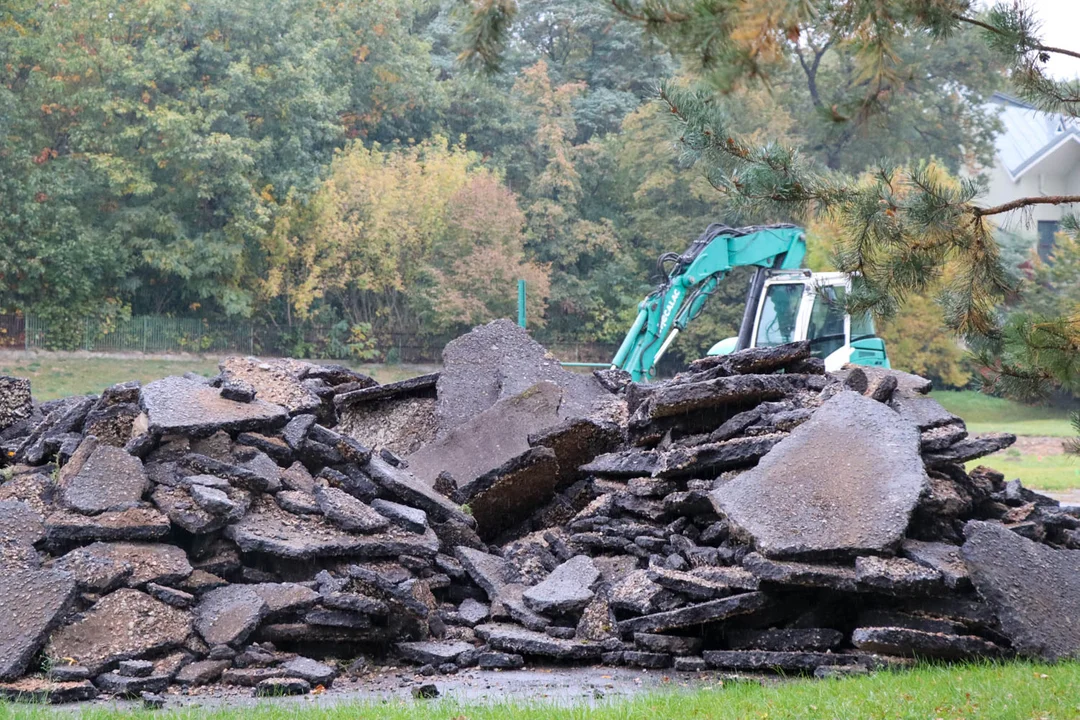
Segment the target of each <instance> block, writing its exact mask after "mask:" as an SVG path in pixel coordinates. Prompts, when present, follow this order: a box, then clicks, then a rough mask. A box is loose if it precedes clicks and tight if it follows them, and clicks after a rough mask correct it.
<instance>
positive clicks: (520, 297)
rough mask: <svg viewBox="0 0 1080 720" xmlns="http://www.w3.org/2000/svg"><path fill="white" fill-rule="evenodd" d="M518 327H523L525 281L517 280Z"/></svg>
mask: <svg viewBox="0 0 1080 720" xmlns="http://www.w3.org/2000/svg"><path fill="white" fill-rule="evenodd" d="M518 325H520V326H521V327H525V280H524V279H521V280H518Z"/></svg>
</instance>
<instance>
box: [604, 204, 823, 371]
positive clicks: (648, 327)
mask: <svg viewBox="0 0 1080 720" xmlns="http://www.w3.org/2000/svg"><path fill="white" fill-rule="evenodd" d="M805 255H806V240H805V238H804V233H803V230H802V228H799V227H796V226H795V225H761V226H754V227H745V228H731V227H728V226H727V225H720V224H713V225H710V226H709V227H708V228H707V229H706V230H705V232H704V233H702V235H701V237H699V238H698V239H697V240H695V241H694V242H693V243H692V244H691V245H690V247H689V248H687V250H686V252H684V253H683V254H682V255H677V254H675V253H666V254H665V255H663V256H661V257H660V261H659V266H660V270H661V274H662V275H664V276H665V277H666V279H665V280H664V282H663V283H662V284H661V285H660V286H659V287H657V288H656V289H655V290H654V291H653V292H651V293H649V295H648V297H646V298H645V299H644V300H642V301H641V304H639V305H638V314H637V318H636V319H635V320H634V324H633V326H632V327H631V328H630V331H629V332H628V333H627V334H626V338H625V339H624V340H623V342H622V345H621V346H620V347H619V351H618V352H617V353H616V354H615V358H614V359H613V360H612V361H611V367H612V368H621V369H623V370H626V371H628V372H629V373H630V375H631V377H633V379H634V381H635V382H640V381H643V380H648V379H650V378H651V377H652V376H653V375H654V374H655V372H656V364H657V363H658V362H659V361H660V358H661V357H662V356H663V354H664V353H665V352H667V349H668V348H669V347H670V346H671V343H672V342H673V341H674V340H675V338H676V337H677V336H678V334H679V333H680V332H681V331H682V330H683V329H685V328H686V326H687V324H688V323H689V322H690V321H691V320H693V319H694V318H696V317H697V316H698V315H699V314H700V313H701V311H702V309H703V308H704V307H705V303H706V302H707V301H708V299H709V297H710V296H711V295H712V294H713V293H714V292H716V288H717V286H718V285H719V284H720V282H721V281H722V280H723V279H724V278H725V277H726V276H727V274H728V273H729V272H731V270H732V269H733V268H737V267H757V268H758V269H759V272H758V273H757V274H756V275H755V276H754V281H753V285H752V286H751V292H750V297H749V298H747V309H746V313H745V314H744V317H743V322H742V327H741V328H740V330H739V343H738V345H739V348H740V349H741V348H745V347H748V343H749V340H750V337H749V336H750V330H751V328H752V325H753V317H752V315H753V307H752V305H753V306H756V302H757V301H756V295H757V294H760V292H761V284H762V282H763V281H764V276H765V271H767V270H793V269H797V268H799V267H801V265H802V261H803V258H804V257H805ZM669 266H670V269H669ZM755 288H756V293H755ZM748 318H749V322H748V321H747V320H748Z"/></svg>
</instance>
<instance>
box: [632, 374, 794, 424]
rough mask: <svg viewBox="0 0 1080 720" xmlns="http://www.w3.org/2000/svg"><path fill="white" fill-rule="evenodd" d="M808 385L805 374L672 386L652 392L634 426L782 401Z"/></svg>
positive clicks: (730, 379) (716, 380) (750, 376)
mask: <svg viewBox="0 0 1080 720" xmlns="http://www.w3.org/2000/svg"><path fill="white" fill-rule="evenodd" d="M805 385H806V378H805V377H804V376H802V375H796V374H791V375H735V376H733V377H721V378H716V379H714V380H704V381H701V382H687V383H668V384H665V385H662V386H659V387H657V389H656V390H654V391H652V392H650V393H649V394H648V396H647V399H646V400H645V402H644V403H643V404H642V405H641V406H640V407H639V408H638V409H637V410H635V412H634V423H635V424H644V423H647V422H649V421H652V420H657V419H659V418H664V417H671V416H673V415H683V414H685V413H689V412H693V411H695V410H705V409H709V408H717V407H725V406H730V405H737V404H740V403H747V402H759V401H761V400H779V399H780V398H783V397H785V396H786V395H789V394H791V393H792V392H793V391H794V390H797V389H801V388H802V387H805Z"/></svg>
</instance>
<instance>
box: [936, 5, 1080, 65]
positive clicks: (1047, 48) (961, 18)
mask: <svg viewBox="0 0 1080 720" xmlns="http://www.w3.org/2000/svg"><path fill="white" fill-rule="evenodd" d="M952 17H953V19H954V20H956V21H957V22H962V23H967V24H968V25H973V26H975V27H978V28H982V29H983V30H986V31H987V32H991V33H994V34H995V35H998V36H1000V37H1003V38H1009V37H1011V35H1010V34H1009V33H1006V32H1004V31H1003V30H1002V29H1001V28H999V27H995V26H994V25H991V24H990V23H986V22H983V21H982V20H978V19H976V18H973V17H967V16H966V15H961V14H960V13H952ZM1027 49H1028V50H1034V51H1036V52H1044V53H1054V54H1057V55H1068V56H1069V57H1074V58H1080V52H1076V51H1074V50H1066V49H1065V48H1059V47H1053V46H1051V45H1043V44H1042V43H1034V44H1030V45H1028V46H1027Z"/></svg>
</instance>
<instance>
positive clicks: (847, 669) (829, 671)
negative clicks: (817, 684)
mask: <svg viewBox="0 0 1080 720" xmlns="http://www.w3.org/2000/svg"><path fill="white" fill-rule="evenodd" d="M869 674H870V670H869V669H868V668H865V667H862V666H861V665H819V666H818V667H816V668H814V677H816V678H818V679H819V680H826V679H828V678H835V679H839V678H846V677H852V676H859V675H869Z"/></svg>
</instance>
